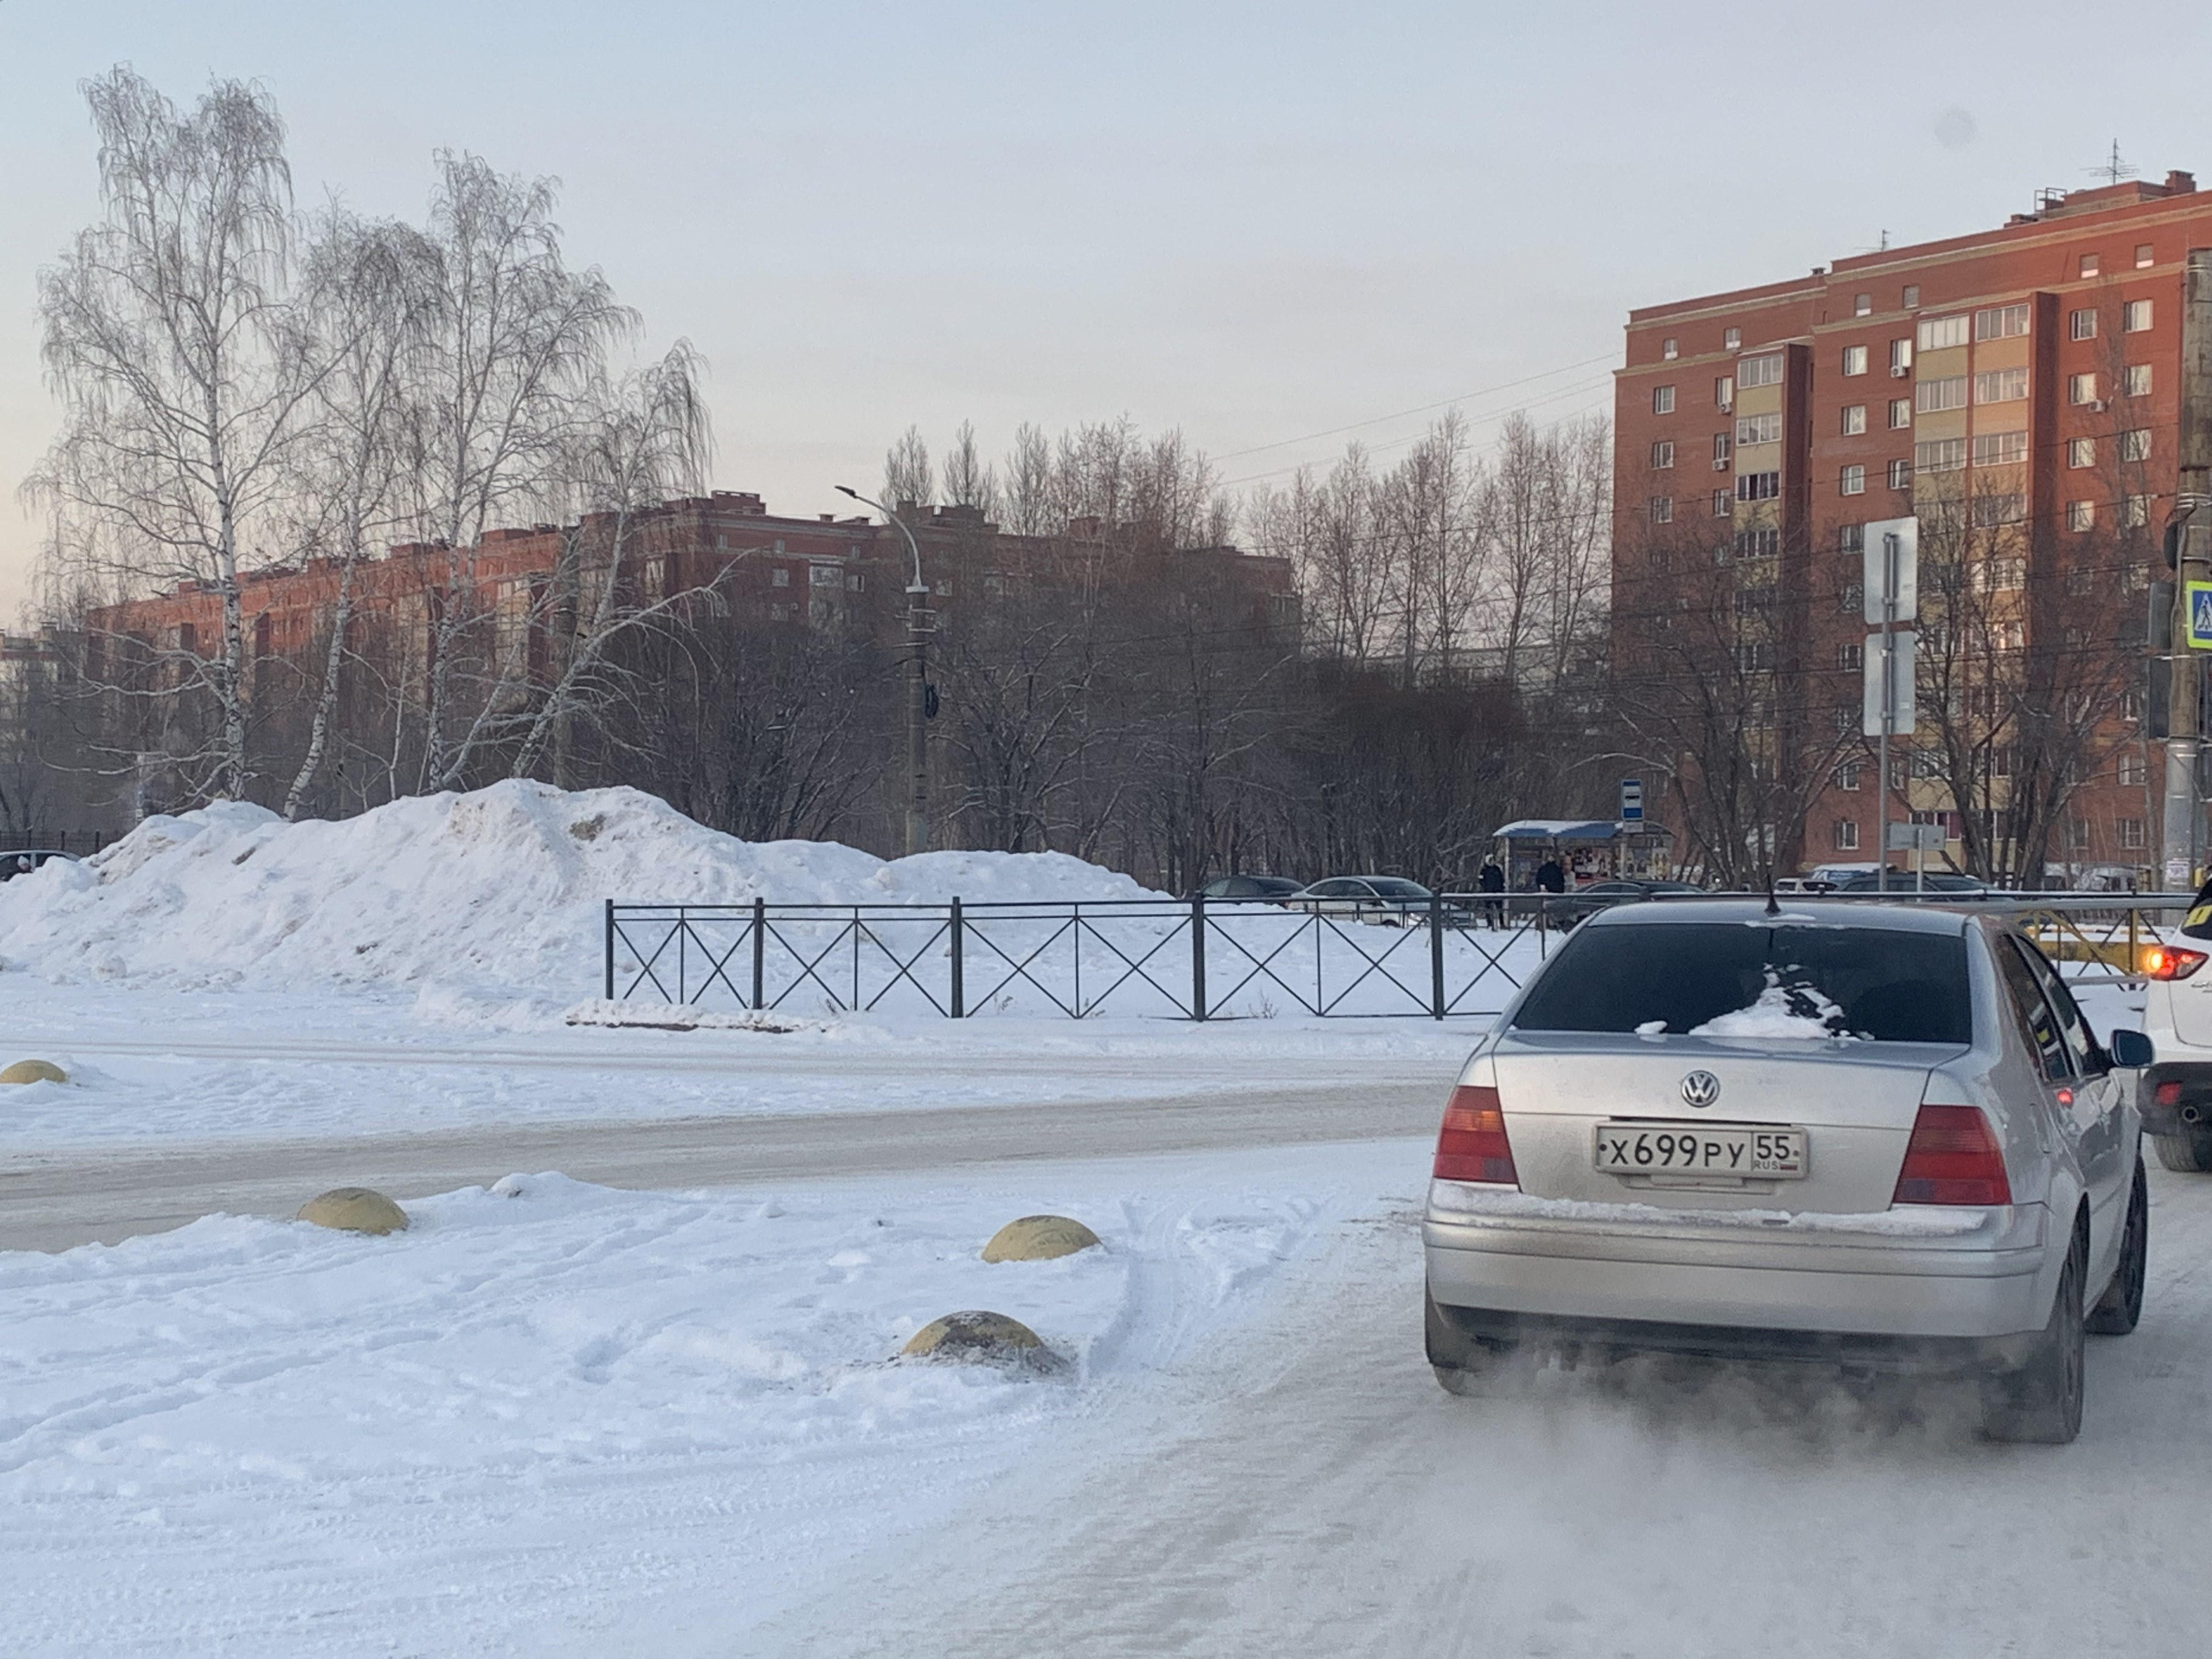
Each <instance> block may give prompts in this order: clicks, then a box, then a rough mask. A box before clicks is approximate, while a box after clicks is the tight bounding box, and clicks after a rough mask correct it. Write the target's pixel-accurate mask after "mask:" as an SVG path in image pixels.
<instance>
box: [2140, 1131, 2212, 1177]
mask: <svg viewBox="0 0 2212 1659" xmlns="http://www.w3.org/2000/svg"><path fill="white" fill-rule="evenodd" d="M2150 1139H2151V1144H2152V1145H2153V1146H2155V1147H2157V1149H2158V1161H2159V1162H2160V1164H2164V1165H2166V1168H2167V1169H2169V1170H2179V1171H2180V1172H2181V1173H2182V1174H2184V1175H2203V1174H2205V1173H2206V1172H2208V1171H2212V1125H2208V1124H2203V1123H2191V1124H2187V1125H2185V1126H2184V1127H2183V1128H2182V1131H2181V1133H2179V1134H2172V1135H2153V1136H2152V1137H2151V1138H2150Z"/></svg>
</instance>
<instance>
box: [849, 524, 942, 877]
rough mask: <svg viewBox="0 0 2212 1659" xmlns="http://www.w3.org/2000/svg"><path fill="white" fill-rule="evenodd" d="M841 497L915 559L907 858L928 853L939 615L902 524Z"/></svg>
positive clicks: (909, 615) (910, 603)
mask: <svg viewBox="0 0 2212 1659" xmlns="http://www.w3.org/2000/svg"><path fill="white" fill-rule="evenodd" d="M837 491H838V493H839V494H840V495H850V496H851V497H852V498H853V499H854V501H859V502H860V504H861V505H862V506H864V507H874V508H875V509H876V511H877V512H878V513H882V514H883V515H884V517H885V518H886V519H889V520H890V521H891V522H892V523H893V524H895V525H896V526H898V527H899V533H900V534H901V535H902V536H904V537H905V538H906V544H907V547H908V550H910V551H911V552H912V553H913V555H914V580H912V581H909V582H908V584H907V585H906V650H907V702H906V765H907V802H906V850H907V852H908V854H909V855H911V854H915V853H926V852H927V851H928V850H929V726H928V721H929V661H928V644H929V635H931V634H932V633H933V632H934V631H935V629H936V627H937V613H936V612H935V611H932V610H931V609H930V608H929V606H928V605H927V603H926V601H927V599H928V598H929V584H928V583H927V582H926V581H924V580H922V577H921V543H919V542H917V541H916V540H915V538H914V532H913V531H911V530H909V529H908V528H907V523H906V520H904V519H902V518H901V517H899V515H898V514H897V513H894V512H892V511H891V510H890V508H889V507H885V506H884V504H883V503H882V502H881V501H872V500H871V499H870V498H869V497H867V496H866V495H862V494H860V491H859V490H857V489H853V488H852V487H850V486H849V485H847V484H839V485H838V486H837Z"/></svg>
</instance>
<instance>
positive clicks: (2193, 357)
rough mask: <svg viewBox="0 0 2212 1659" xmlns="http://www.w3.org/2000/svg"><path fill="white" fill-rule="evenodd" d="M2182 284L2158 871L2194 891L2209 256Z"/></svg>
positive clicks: (2210, 331)
mask: <svg viewBox="0 0 2212 1659" xmlns="http://www.w3.org/2000/svg"><path fill="white" fill-rule="evenodd" d="M2182 282H2183V288H2182V302H2181V445H2180V460H2181V472H2180V478H2179V486H2178V488H2177V489H2176V490H2175V493H2174V502H2173V517H2172V520H2170V521H2169V522H2168V524H2167V526H2166V560H2167V562H2168V563H2169V564H2171V565H2172V567H2173V572H2174V587H2175V592H2176V594H2177V596H2178V597H2179V601H2180V602H2179V604H2177V605H2175V606H2174V607H2173V626H2172V635H2170V637H2169V638H2168V640H2167V641H2166V649H2167V650H2168V651H2169V652H2170V653H2172V671H2171V673H2170V675H2169V677H2168V680H2167V702H2166V810H2165V811H2164V813H2163V814H2162V815H2161V817H2162V820H2163V821H2162V823H2160V830H2161V832H2162V834H2161V836H2160V839H2161V840H2162V841H2163V842H2164V843H2165V848H2164V850H2165V854H2166V867H2165V869H2164V870H2163V871H2162V872H2160V874H2161V876H2162V878H2163V879H2164V882H2165V884H2166V886H2167V887H2168V888H2172V887H2174V886H2176V885H2177V877H2178V878H2179V885H2184V886H2189V887H2194V886H2195V885H2196V884H2197V882H2198V881H2199V880H2200V879H2201V878H2202V874H2203V862H2204V860H2203V841H2204V809H2203V803H2202V801H2201V800H2200V799H2198V795H2197V753H2198V750H2200V749H2201V748H2202V746H2203V730H2202V727H2201V726H2200V724H2199V722H2198V720H2197V713H2198V709H2199V707H2200V702H2199V699H2200V696H2201V694H2200V692H2199V690H2198V683H2199V680H2200V678H2201V677H2202V672H2203V671H2202V669H2201V668H2200V666H2199V665H2198V661H2197V653H2198V652H2199V651H2202V650H2203V649H2204V648H2205V647H2204V646H2203V643H2201V640H2202V635H2201V634H2199V633H2198V632H2197V630H2196V629H2193V628H2192V626H2191V624H2192V623H2194V622H2195V621H2196V620H2197V611H2198V608H2199V605H2198V594H2199V592H2200V591H2201V588H2200V587H2192V586H2191V584H2192V583H2193V584H2199V585H2201V584H2203V583H2206V582H2212V251H2207V250H2204V249H2197V250H2196V251H2194V252H2191V254H2190V256H2189V264H2188V268H2187V270H2185V272H2184V273H2183V277H2182Z"/></svg>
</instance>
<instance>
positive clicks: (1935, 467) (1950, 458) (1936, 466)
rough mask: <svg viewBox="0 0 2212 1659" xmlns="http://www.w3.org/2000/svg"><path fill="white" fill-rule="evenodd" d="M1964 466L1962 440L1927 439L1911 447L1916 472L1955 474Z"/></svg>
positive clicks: (1913, 468) (1964, 449)
mask: <svg viewBox="0 0 2212 1659" xmlns="http://www.w3.org/2000/svg"><path fill="white" fill-rule="evenodd" d="M1965 465H1966V440H1965V439H1964V438H1929V439H1925V440H1923V441H1921V442H1919V443H1917V444H1915V445H1913V446H1912V470H1913V471H1916V472H1956V471H1960V469H1961V468H1963V467H1964V466H1965Z"/></svg>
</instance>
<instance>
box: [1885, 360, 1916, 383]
mask: <svg viewBox="0 0 2212 1659" xmlns="http://www.w3.org/2000/svg"><path fill="white" fill-rule="evenodd" d="M1911 373H1912V365H1911V363H1892V364H1891V365H1890V366H1889V378H1890V379H1891V380H1903V379H1905V376H1906V375H1908V374H1911Z"/></svg>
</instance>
